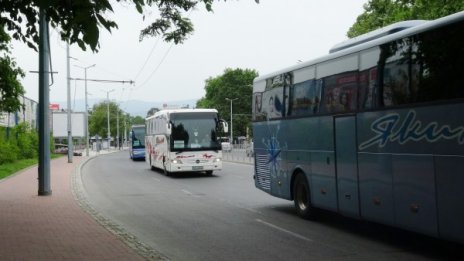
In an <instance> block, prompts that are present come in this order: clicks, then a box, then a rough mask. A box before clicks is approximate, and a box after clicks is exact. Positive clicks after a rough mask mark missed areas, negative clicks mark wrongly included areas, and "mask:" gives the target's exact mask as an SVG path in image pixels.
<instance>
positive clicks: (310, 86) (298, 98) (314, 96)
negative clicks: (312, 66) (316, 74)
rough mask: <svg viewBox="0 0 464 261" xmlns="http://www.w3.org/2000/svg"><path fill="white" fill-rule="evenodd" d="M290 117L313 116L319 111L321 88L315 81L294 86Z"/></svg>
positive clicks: (291, 93) (292, 88)
mask: <svg viewBox="0 0 464 261" xmlns="http://www.w3.org/2000/svg"><path fill="white" fill-rule="evenodd" d="M290 97H291V98H290V108H289V113H288V114H289V115H292V116H298V115H311V114H315V113H317V112H318V110H319V102H320V100H321V88H320V84H319V83H318V81H316V80H315V79H312V80H308V81H304V82H300V83H297V84H294V85H293V86H292V87H291V92H290Z"/></svg>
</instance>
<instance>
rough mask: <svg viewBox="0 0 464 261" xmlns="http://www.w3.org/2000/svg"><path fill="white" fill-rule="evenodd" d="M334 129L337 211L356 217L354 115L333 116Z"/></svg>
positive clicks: (356, 177)
mask: <svg viewBox="0 0 464 261" xmlns="http://www.w3.org/2000/svg"><path fill="white" fill-rule="evenodd" d="M334 131H335V162H336V165H335V169H336V178H337V192H338V193H337V195H338V211H339V212H340V213H341V214H343V215H346V216H351V217H355V218H357V217H359V189H358V164H357V162H358V160H357V153H356V151H357V150H356V117H355V116H354V115H349V116H338V117H335V118H334Z"/></svg>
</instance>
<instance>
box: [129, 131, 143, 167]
mask: <svg viewBox="0 0 464 261" xmlns="http://www.w3.org/2000/svg"><path fill="white" fill-rule="evenodd" d="M129 156H130V158H131V159H132V160H145V125H133V126H132V127H131V129H130V131H129Z"/></svg>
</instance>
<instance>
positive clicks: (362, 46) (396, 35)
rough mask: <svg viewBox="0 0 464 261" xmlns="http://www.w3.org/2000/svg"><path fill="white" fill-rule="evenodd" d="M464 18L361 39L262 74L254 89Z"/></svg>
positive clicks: (451, 17)
mask: <svg viewBox="0 0 464 261" xmlns="http://www.w3.org/2000/svg"><path fill="white" fill-rule="evenodd" d="M462 20H464V11H461V12H458V13H455V14H452V15H448V16H445V17H441V18H438V19H435V20H431V21H427V22H424V23H417V25H415V26H412V27H409V28H407V29H403V30H400V31H397V32H393V33H391V34H387V35H384V36H380V37H378V38H375V37H374V38H373V39H370V40H367V41H366V42H362V41H361V42H360V43H358V44H356V45H352V46H347V47H346V48H341V49H340V50H338V51H334V52H332V53H329V54H327V55H324V56H321V57H319V58H316V59H313V60H309V61H306V62H302V63H298V64H296V65H293V66H289V67H287V68H284V69H281V70H278V71H275V72H272V73H268V74H264V75H262V76H259V77H256V78H255V79H254V80H253V85H254V91H264V89H265V80H266V79H268V78H270V77H274V76H277V75H280V74H283V73H287V72H291V71H295V70H298V69H302V68H305V67H309V66H311V65H315V64H318V63H321V62H323V61H327V60H331V59H334V58H338V57H341V56H344V55H348V54H351V53H356V52H359V51H361V50H366V49H369V48H371V47H374V46H378V45H381V44H384V43H387V42H390V41H392V40H395V39H401V38H404V37H407V36H410V35H413V34H416V33H421V32H424V31H427V30H432V29H435V28H438V27H442V26H445V25H448V24H451V23H455V22H458V21H462ZM387 27H388V26H387ZM384 28H385V27H384ZM378 30H379V31H382V29H378ZM367 34H370V33H367ZM365 35H366V34H365ZM363 36H364V35H361V36H359V37H360V38H362V37H363ZM348 41H349V40H348ZM342 44H343V42H342V43H340V45H342ZM336 46H337V45H335V47H336ZM332 49H333V48H332ZM257 89H258V90H257ZM261 89H262V90H261Z"/></svg>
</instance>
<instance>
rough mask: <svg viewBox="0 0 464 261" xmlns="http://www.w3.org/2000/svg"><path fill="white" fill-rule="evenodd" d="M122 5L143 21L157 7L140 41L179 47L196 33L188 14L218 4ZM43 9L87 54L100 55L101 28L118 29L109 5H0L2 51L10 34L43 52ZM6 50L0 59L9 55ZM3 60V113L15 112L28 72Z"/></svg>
mask: <svg viewBox="0 0 464 261" xmlns="http://www.w3.org/2000/svg"><path fill="white" fill-rule="evenodd" d="M116 1H117V2H118V3H125V4H133V5H134V6H135V9H136V10H137V12H139V13H140V14H141V15H143V19H145V17H148V15H151V13H152V11H153V10H151V7H154V8H157V10H158V11H159V12H158V13H157V15H158V16H157V17H156V18H155V19H154V21H153V22H152V23H151V24H150V25H149V26H148V27H147V28H145V29H143V30H142V31H141V32H140V36H139V39H140V40H142V39H143V38H144V37H148V36H161V37H163V39H164V40H165V41H167V42H174V43H176V44H179V43H182V42H183V41H185V40H186V39H187V37H188V36H189V35H190V34H192V33H193V25H192V22H191V21H190V19H189V18H188V17H187V13H188V11H190V10H192V9H194V8H195V7H197V6H198V4H200V3H203V5H204V7H205V9H206V10H207V11H212V5H213V1H214V0H116ZM255 1H256V2H259V1H258V0H255ZM40 9H42V10H43V11H44V13H45V14H46V16H47V17H48V20H49V22H50V25H51V27H53V28H55V29H56V30H57V31H59V33H60V35H61V38H62V40H63V41H65V42H68V43H70V44H73V43H77V44H78V45H79V47H80V48H81V49H83V50H86V48H87V47H90V49H91V50H92V51H98V49H99V47H100V45H99V35H100V28H104V29H106V30H108V31H109V32H111V30H113V29H116V28H117V27H118V25H117V23H116V22H115V21H114V20H113V19H112V18H111V17H110V15H109V13H112V12H113V7H112V4H111V3H110V1H109V0H98V1H97V0H78V1H71V0H14V1H11V0H0V46H1V47H4V46H6V45H5V44H8V43H9V41H10V37H9V36H8V35H7V34H6V32H5V29H6V30H7V31H8V32H10V33H11V35H12V37H13V38H14V39H16V40H20V41H23V42H24V43H26V44H27V45H28V46H29V47H31V48H33V49H35V50H37V46H38V42H39V30H38V27H39V24H38V21H39V10H40ZM1 47H0V55H1V53H2V51H5V50H2V49H1ZM0 59H1V61H0V62H1V64H0V66H1V67H0V99H1V100H0V101H1V103H0V105H1V106H0V109H3V110H7V111H15V110H17V108H18V103H19V101H18V97H19V95H22V94H23V93H24V90H23V88H22V86H21V85H20V84H19V82H18V80H17V78H18V76H22V77H24V76H23V75H24V73H23V72H22V71H21V69H20V68H16V64H15V62H14V60H13V59H11V58H9V57H2V58H0ZM2 106H3V107H4V108H2Z"/></svg>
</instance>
